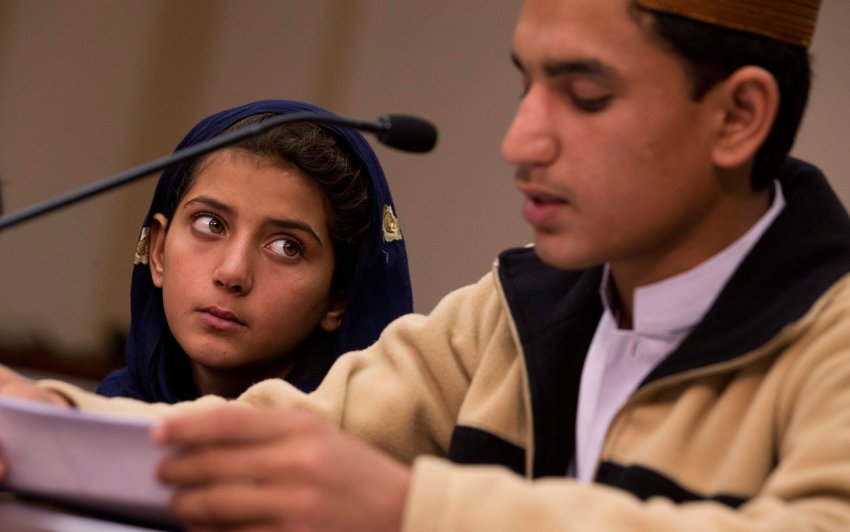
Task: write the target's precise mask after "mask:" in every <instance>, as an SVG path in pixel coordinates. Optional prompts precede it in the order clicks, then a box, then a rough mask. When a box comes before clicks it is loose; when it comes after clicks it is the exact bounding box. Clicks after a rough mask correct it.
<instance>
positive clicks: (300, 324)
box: [151, 150, 340, 380]
mask: <svg viewBox="0 0 850 532" xmlns="http://www.w3.org/2000/svg"><path fill="white" fill-rule="evenodd" d="M324 201H325V200H324V196H323V194H322V192H321V190H320V188H319V186H318V185H317V184H316V183H315V182H313V181H312V180H309V179H307V178H306V177H305V176H304V175H303V174H302V173H301V172H300V171H298V170H296V169H293V168H281V167H280V166H277V165H273V164H272V163H270V162H269V161H268V160H266V159H265V158H263V157H261V156H257V155H253V154H249V153H247V152H244V151H239V150H225V151H223V152H220V153H218V154H215V155H213V156H212V157H210V158H209V159H208V160H207V161H206V162H205V164H204V165H202V167H201V168H200V171H199V172H198V174H197V175H196V176H195V179H194V182H193V184H192V186H191V187H190V188H189V190H188V191H187V192H186V194H185V195H184V196H183V199H182V200H181V201H180V204H179V205H178V207H177V209H176V211H175V213H174V215H173V217H172V219H171V220H170V221H168V222H167V223H168V226H167V231H166V232H164V234H163V231H161V230H160V231H158V232H157V234H156V235H154V231H153V230H152V242H151V272H152V276H153V280H154V284H156V285H157V286H159V287H161V288H162V290H163V303H164V306H165V313H166V317H167V319H168V324H169V326H170V328H171V330H172V332H173V334H174V337H175V338H176V339H177V341H178V342H179V343H180V345H181V346H182V347H183V349H184V350H185V351H186V353H187V354H188V355H189V357H190V358H191V359H192V361H193V368H194V370H195V372H196V376H197V375H198V372H201V375H202V376H203V375H205V374H208V375H210V376H212V377H215V376H217V377H219V378H221V377H222V375H220V374H219V373H222V372H232V373H233V378H234V380H236V379H237V375H240V376H241V377H246V378H250V377H251V376H252V375H254V376H255V378H256V379H259V378H268V377H271V376H275V375H280V374H281V373H282V372H284V371H285V370H286V369H287V368H288V367H289V366H290V364H291V360H290V358H291V357H287V355H288V354H289V353H290V352H291V351H292V350H293V349H294V348H295V347H297V346H298V345H299V344H300V343H301V342H302V341H303V340H304V339H305V338H306V337H307V336H308V335H309V334H310V333H311V332H312V331H313V330H314V328H315V327H316V326H317V325H321V326H322V327H324V328H325V329H327V330H333V329H334V328H336V327H337V325H338V321H337V320H336V318H337V317H338V313H337V312H336V310H340V309H333V308H332V298H331V280H332V277H333V271H334V253H333V248H332V243H331V239H330V236H329V234H328V228H327V223H326V214H325V213H326V211H325V204H324ZM158 219H159V220H161V221H165V219H164V217H162V216H161V215H158ZM240 372H241V373H240ZM226 375H227V373H225V375H224V376H226Z"/></svg>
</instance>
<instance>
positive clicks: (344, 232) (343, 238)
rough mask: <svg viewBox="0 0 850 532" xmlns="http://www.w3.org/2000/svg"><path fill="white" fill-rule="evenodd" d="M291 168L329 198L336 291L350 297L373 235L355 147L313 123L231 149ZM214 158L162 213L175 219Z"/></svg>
mask: <svg viewBox="0 0 850 532" xmlns="http://www.w3.org/2000/svg"><path fill="white" fill-rule="evenodd" d="M272 116H276V115H275V114H273V113H262V114H257V115H253V116H249V117H247V118H244V119H242V120H240V121H238V122H236V123H235V124H233V125H232V126H230V127H229V128H227V130H226V131H233V130H235V129H239V128H242V127H245V126H247V125H250V124H254V123H257V122H261V121H263V120H266V119H268V118H270V117H272ZM232 147H233V148H239V149H242V150H245V151H248V152H250V153H254V154H257V155H262V156H264V157H268V158H269V159H271V160H272V161H276V162H278V163H281V164H285V165H292V166H295V167H296V168H298V169H299V170H300V171H302V172H303V173H304V174H305V175H306V176H308V177H309V178H311V179H313V180H315V182H316V183H318V185H319V187H320V188H321V189H322V192H323V194H324V196H325V200H326V201H325V209H326V211H327V223H328V232H329V233H330V237H331V241H332V243H333V249H334V256H335V264H334V277H333V287H332V290H333V291H334V293H336V294H340V293H345V292H346V291H347V290H348V287H349V284H350V282H351V277H352V275H353V273H354V267H355V264H356V262H357V256H358V252H359V250H360V247H361V244H362V243H363V240H364V239H365V237H366V235H367V234H368V231H369V226H370V224H371V220H370V212H371V209H370V199H369V197H370V185H369V177H368V175H367V174H366V171H365V170H364V169H363V166H362V165H361V163H360V160H359V159H358V158H357V157H356V156H355V155H354V154H353V152H352V151H351V150H350V148H349V147H348V146H347V145H346V144H345V143H344V142H342V141H340V140H339V139H338V138H337V137H335V136H334V135H333V134H331V133H330V132H328V131H327V130H324V129H322V128H320V127H319V126H317V125H315V124H312V123H309V122H296V123H291V124H284V125H281V126H278V127H275V128H272V129H269V130H268V131H265V132H263V133H260V134H258V135H254V136H251V137H248V138H246V139H244V140H242V141H240V142H238V143H236V144H234V145H233V146H232ZM209 157H210V155H206V156H204V157H200V158H198V159H196V160H195V161H194V162H192V164H191V165H190V166H189V167H188V168H187V170H186V175H185V177H184V179H182V180H181V181H180V184H179V185H178V187H179V188H178V189H177V190H176V194H175V195H174V198H175V200H174V203H173V204H172V205H169V206H168V210H169V212H167V213H163V214H165V216H166V217H168V218H171V217H172V215H173V214H174V211H175V210H176V208H177V205H178V204H179V202H180V200H181V199H182V198H183V195H184V194H185V193H186V191H188V190H189V188H190V187H191V186H192V181H193V180H194V178H195V176H196V175H197V173H198V171H199V170H200V169H201V168H202V167H203V165H204V163H205V161H206V160H208V158H209Z"/></svg>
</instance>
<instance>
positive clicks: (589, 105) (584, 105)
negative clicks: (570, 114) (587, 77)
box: [573, 96, 611, 112]
mask: <svg viewBox="0 0 850 532" xmlns="http://www.w3.org/2000/svg"><path fill="white" fill-rule="evenodd" d="M610 101H611V96H601V97H599V98H578V97H573V103H574V104H575V106H576V107H578V108H579V109H581V110H582V111H590V112H593V111H601V110H602V109H604V108H605V107H606V106H607V105H608V103H609V102H610Z"/></svg>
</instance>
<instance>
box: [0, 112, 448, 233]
mask: <svg viewBox="0 0 850 532" xmlns="http://www.w3.org/2000/svg"><path fill="white" fill-rule="evenodd" d="M292 122H313V123H316V124H332V125H336V126H342V127H350V128H354V129H359V130H361V131H367V132H369V133H373V134H374V135H375V137H376V138H377V139H378V140H379V141H380V142H381V143H383V144H385V145H387V146H389V147H391V148H395V149H397V150H402V151H408V152H414V153H425V152H429V151H431V150H432V149H433V148H434V146H435V145H436V144H437V128H436V127H434V125H433V124H431V123H430V122H428V121H427V120H423V119H422V118H417V117H415V116H411V115H382V116H381V117H379V118H378V119H377V120H354V119H351V118H344V117H341V116H328V115H322V114H318V113H312V112H308V111H304V112H298V113H289V114H285V115H276V116H273V117H271V118H268V119H266V120H263V121H262V122H256V123H253V124H249V125H247V126H245V127H241V128H239V129H237V130H234V131H229V132H227V133H222V134H221V135H218V136H216V137H213V138H211V139H209V140H206V141H204V142H199V143H198V144H193V145H192V146H187V147H185V148H183V149H181V150H177V151H175V152H174V153H172V154H170V155H167V156H165V157H160V158H159V159H155V160H153V161H150V162H148V163H145V164H142V165H139V166H136V167H135V168H131V169H130V170H127V171H126V172H122V173H120V174H116V175H114V176H111V177H107V178H106V179H103V180H101V181H98V182H96V183H92V184H90V185H86V186H84V187H81V188H79V189H77V190H73V191H71V192H68V193H66V194H63V195H60V196H57V197H55V198H53V199H50V200H47V201H44V202H42V203H38V204H36V205H33V206H32V207H28V208H26V209H22V210H20V211H18V212H14V213H12V214H9V215H7V216H0V231H3V230H5V229H8V228H9V227H12V226H14V225H17V224H19V223H22V222H25V221H27V220H30V219H32V218H36V217H38V216H41V215H43V214H47V213H49V212H52V211H55V210H57V209H59V208H61V207H65V206H67V205H70V204H72V203H76V202H78V201H82V200H84V199H86V198H90V197H92V196H94V195H96V194H100V193H102V192H106V191H107V190H112V189H113V188H117V187H119V186H121V185H124V184H126V183H129V182H131V181H134V180H136V179H138V178H140V177H143V176H146V175H148V174H152V173H154V172H158V171H160V170H162V169H164V168H167V167H169V166H171V165H174V164H177V163H181V162H183V161H186V160H189V159H193V158H195V157H199V156H201V155H204V154H206V153H209V152H211V151H214V150H217V149H219V148H223V147H225V146H229V145H231V144H235V143H236V142H238V141H240V140H242V139H244V138H247V137H250V136H253V135H257V134H259V133H262V132H264V131H267V130H269V129H272V128H274V127H277V126H280V125H283V124H289V123H292Z"/></svg>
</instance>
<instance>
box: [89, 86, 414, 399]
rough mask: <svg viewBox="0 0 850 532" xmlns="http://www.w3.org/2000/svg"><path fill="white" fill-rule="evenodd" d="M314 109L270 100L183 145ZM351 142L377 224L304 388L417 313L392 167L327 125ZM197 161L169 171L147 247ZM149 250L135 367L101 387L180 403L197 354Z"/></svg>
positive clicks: (192, 390) (137, 297)
mask: <svg viewBox="0 0 850 532" xmlns="http://www.w3.org/2000/svg"><path fill="white" fill-rule="evenodd" d="M301 111H310V112H314V113H320V114H325V115H330V113H328V112H327V111H325V110H324V109H320V108H318V107H315V106H312V105H309V104H306V103H300V102H293V101H285V100H265V101H259V102H255V103H251V104H248V105H243V106H241V107H236V108H234V109H229V110H226V111H222V112H220V113H217V114H214V115H212V116H210V117H208V118H206V119H204V120H203V121H201V122H200V123H199V124H198V125H196V126H195V127H194V128H193V129H192V130H191V131H190V132H189V133H188V134H187V135H186V137H185V138H184V139H183V140H182V141H181V142H180V144H179V145H178V146H177V148H176V149H178V150H179V149H181V148H184V147H186V146H190V145H192V144H197V143H199V142H203V141H205V140H207V139H210V138H212V137H215V136H217V135H219V134H220V133H222V132H223V131H224V130H226V129H227V128H228V127H230V126H231V125H233V124H234V123H236V122H238V121H239V120H242V119H243V118H246V117H248V116H251V115H255V114H261V113H275V114H287V113H293V112H301ZM320 127H322V128H323V129H325V130H327V131H329V132H331V133H332V134H334V135H335V136H336V137H337V138H338V139H340V140H342V141H343V142H345V143H346V144H347V145H348V146H349V147H350V148H351V150H352V152H353V153H355V154H356V155H357V157H359V159H360V161H361V163H362V165H363V168H364V170H365V171H366V172H367V173H368V175H369V178H370V182H371V186H370V193H371V198H370V199H371V209H372V223H371V226H370V230H369V234H368V235H367V236H366V238H365V240H364V243H363V245H362V248H361V249H360V251H359V255H358V259H357V264H356V266H355V269H354V274H353V277H352V283H351V288H350V290H349V292H348V301H347V305H346V309H345V313H344V314H343V317H342V322H341V325H340V327H339V329H338V331H337V336H336V344H335V348H334V350H333V353H332V355H331V356H324V357H322V356H321V355H317V356H314V357H311V356H305V357H303V358H302V359H301V360H299V361H298V362H297V363H296V366H295V367H294V368H293V370H292V371H291V372H290V373H289V374H288V375H287V376H286V377H285V378H286V380H287V381H289V382H291V383H292V384H294V385H295V386H297V387H298V388H299V389H301V390H304V391H311V390H313V389H314V388H315V387H316V386H318V384H319V382H321V380H322V378H323V377H324V375H325V373H326V372H327V370H328V368H329V367H330V365H331V364H332V363H333V361H334V360H335V359H336V358H337V357H338V356H339V355H341V354H342V353H345V352H347V351H352V350H355V349H362V348H364V347H367V346H368V345H370V344H371V343H373V342H374V341H375V340H377V338H378V336H379V335H380V333H381V331H382V330H383V328H384V327H385V326H386V325H387V324H388V323H389V322H391V321H392V320H394V319H395V318H397V317H398V316H400V315H402V314H406V313H408V312H411V311H412V310H413V303H412V296H411V290H410V277H409V274H408V268H407V252H406V250H405V246H404V241H403V240H401V239H400V238H395V239H394V238H393V235H395V236H396V237H398V231H397V227H395V225H394V221H395V220H394V217H393V214H392V213H394V212H395V207H394V206H393V201H392V197H391V196H390V189H389V185H388V184H387V180H386V178H385V177H384V172H383V170H382V169H381V165H380V164H379V163H378V159H377V157H376V156H375V153H374V152H373V151H372V148H371V147H370V146H369V144H368V142H366V139H364V138H363V136H362V135H360V133H358V132H357V131H354V130H352V129H349V128H342V127H338V126H332V125H323V124H320ZM189 164H190V163H189V162H186V163H184V164H180V165H176V166H174V167H171V168H168V169H166V170H165V171H164V172H163V173H162V175H161V176H160V178H159V182H158V183H157V186H156V190H155V192H154V196H153V201H152V203H151V206H150V209H149V210H148V214H147V216H146V217H145V221H144V224H143V225H142V237H143V238H141V239H140V247H143V243H144V241H145V240H146V239H145V238H144V237H145V235H146V234H147V228H148V227H150V223H151V219H152V217H153V215H154V214H155V213H157V212H166V211H167V206H168V205H170V204H174V202H175V200H176V198H175V195H176V191H177V190H178V188H179V187H178V184H179V183H180V182H181V180H183V179H184V177H185V174H186V170H187V169H188V167H189ZM146 253H147V250H146V249H142V250H140V252H139V253H137V261H136V264H135V266H134V267H133V276H132V284H131V288H130V311H131V324H130V334H129V337H128V339H127V345H126V358H127V367H125V368H123V369H119V370H117V371H114V372H112V373H111V374H109V375H108V376H107V377H106V379H104V380H103V382H101V383H100V386H99V387H98V389H97V391H98V393H100V394H102V395H106V396H123V397H134V398H137V399H141V400H143V401H148V402H166V403H174V402H177V401H183V400H189V399H194V398H196V397H197V396H198V391H197V388H196V387H195V383H194V380H193V379H192V374H191V369H190V364H189V357H188V356H187V355H186V354H185V352H184V351H183V350H182V349H181V348H180V346H179V345H178V344H177V342H176V341H175V339H174V337H173V336H172V334H171V330H170V329H169V328H168V324H167V322H166V319H165V312H164V310H163V305H162V291H161V290H160V289H159V288H157V287H155V286H154V285H153V282H152V281H151V274H150V270H149V269H148V265H147V260H146V258H147V256H146Z"/></svg>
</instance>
